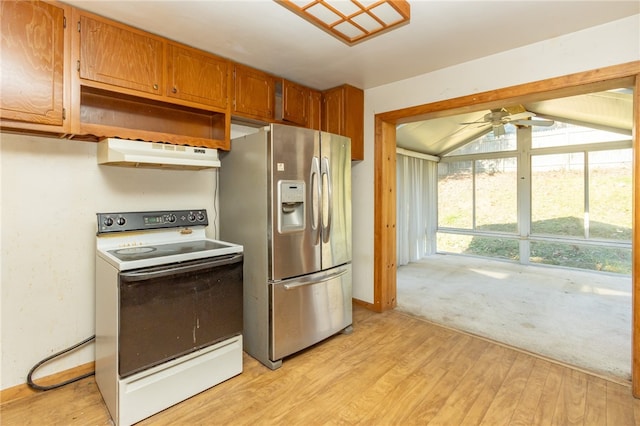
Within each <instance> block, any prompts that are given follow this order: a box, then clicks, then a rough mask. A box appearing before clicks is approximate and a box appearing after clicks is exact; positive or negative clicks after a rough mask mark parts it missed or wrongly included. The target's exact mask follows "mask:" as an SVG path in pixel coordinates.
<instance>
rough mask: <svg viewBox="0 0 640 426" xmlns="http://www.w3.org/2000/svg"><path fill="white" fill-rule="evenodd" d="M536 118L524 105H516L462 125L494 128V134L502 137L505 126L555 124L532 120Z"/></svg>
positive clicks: (551, 121)
mask: <svg viewBox="0 0 640 426" xmlns="http://www.w3.org/2000/svg"><path fill="white" fill-rule="evenodd" d="M535 116H536V115H535V114H534V113H533V112H530V111H527V110H525V108H524V107H523V106H522V105H515V106H511V107H504V108H497V109H492V110H491V112H489V113H488V114H485V115H484V117H482V119H480V120H476V121H473V122H470V123H460V124H478V125H480V126H492V127H493V134H494V135H496V136H500V135H504V133H505V131H504V125H505V124H513V125H516V126H551V125H553V123H554V122H553V120H532V118H533V117H535Z"/></svg>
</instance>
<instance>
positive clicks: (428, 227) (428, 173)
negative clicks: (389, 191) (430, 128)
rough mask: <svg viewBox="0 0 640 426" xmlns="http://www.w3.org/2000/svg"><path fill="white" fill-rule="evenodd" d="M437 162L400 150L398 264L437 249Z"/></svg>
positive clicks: (398, 170)
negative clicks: (401, 152)
mask: <svg viewBox="0 0 640 426" xmlns="http://www.w3.org/2000/svg"><path fill="white" fill-rule="evenodd" d="M437 166H438V164H437V162H435V161H431V160H427V159H423V158H418V157H414V156H411V155H405V154H400V153H398V154H397V157H396V173H397V188H396V193H397V206H396V230H397V232H396V238H397V241H396V247H397V255H398V259H397V265H398V266H400V265H406V264H407V263H409V262H414V261H416V260H419V259H422V258H423V257H425V256H427V255H429V254H433V253H435V249H436V241H435V236H436V226H437V222H436V215H437V204H436V188H437V172H438V167H437Z"/></svg>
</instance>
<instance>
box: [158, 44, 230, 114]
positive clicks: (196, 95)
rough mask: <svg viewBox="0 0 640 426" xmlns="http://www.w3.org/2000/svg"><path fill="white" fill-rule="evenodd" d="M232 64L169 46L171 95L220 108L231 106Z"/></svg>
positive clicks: (205, 54)
mask: <svg viewBox="0 0 640 426" xmlns="http://www.w3.org/2000/svg"><path fill="white" fill-rule="evenodd" d="M230 66H231V64H230V62H229V61H227V60H225V59H222V58H219V57H217V56H214V55H210V54H207V53H204V52H201V51H198V50H195V49H191V48H187V47H183V46H178V45H174V44H172V43H169V44H168V54H167V92H166V94H167V96H169V97H172V98H177V99H183V100H186V101H193V102H198V103H201V104H205V105H211V106H215V107H220V108H223V109H224V108H226V107H227V104H228V103H229V92H228V88H229V68H230Z"/></svg>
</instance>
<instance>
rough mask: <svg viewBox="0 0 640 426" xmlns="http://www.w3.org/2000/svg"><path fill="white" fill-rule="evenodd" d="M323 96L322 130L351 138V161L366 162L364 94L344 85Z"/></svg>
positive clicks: (326, 92) (330, 90)
mask: <svg viewBox="0 0 640 426" xmlns="http://www.w3.org/2000/svg"><path fill="white" fill-rule="evenodd" d="M322 95H323V106H322V130H324V131H325V132H329V133H336V134H339V135H343V136H349V137H350V138H351V159H352V160H364V92H363V91H362V90H361V89H358V88H356V87H353V86H350V85H348V84H344V85H342V86H338V87H335V88H333V89H329V90H327V91H325V92H323V94H322Z"/></svg>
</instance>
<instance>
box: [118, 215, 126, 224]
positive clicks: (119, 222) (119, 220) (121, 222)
mask: <svg viewBox="0 0 640 426" xmlns="http://www.w3.org/2000/svg"><path fill="white" fill-rule="evenodd" d="M116 223H117V224H118V225H120V226H122V225H124V224H125V223H127V220H126V219H125V218H124V217H122V216H120V217H119V218H117V219H116Z"/></svg>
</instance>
